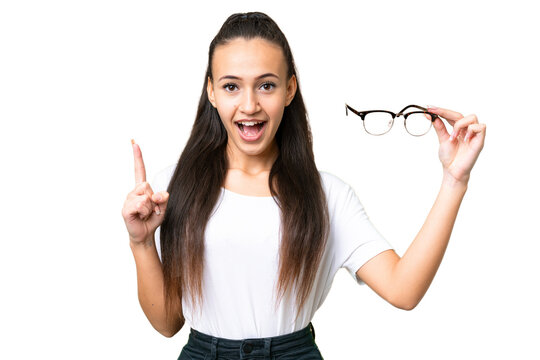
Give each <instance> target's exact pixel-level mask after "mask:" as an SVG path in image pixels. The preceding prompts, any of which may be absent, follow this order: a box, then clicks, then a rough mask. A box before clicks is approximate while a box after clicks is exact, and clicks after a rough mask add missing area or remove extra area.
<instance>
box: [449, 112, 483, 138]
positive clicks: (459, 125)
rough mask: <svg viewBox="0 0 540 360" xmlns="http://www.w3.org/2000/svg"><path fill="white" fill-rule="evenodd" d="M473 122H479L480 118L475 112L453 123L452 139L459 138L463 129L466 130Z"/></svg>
mask: <svg viewBox="0 0 540 360" xmlns="http://www.w3.org/2000/svg"><path fill="white" fill-rule="evenodd" d="M471 124H478V118H477V117H476V115H474V114H471V115H467V116H465V117H464V118H463V119H461V120H459V121H457V122H456V123H455V124H454V125H453V128H454V129H453V131H452V134H451V135H450V141H452V140H454V139H455V138H457V137H458V136H459V133H460V132H461V130H462V129H463V130H465V131H466V130H467V127H468V126H469V125H471Z"/></svg>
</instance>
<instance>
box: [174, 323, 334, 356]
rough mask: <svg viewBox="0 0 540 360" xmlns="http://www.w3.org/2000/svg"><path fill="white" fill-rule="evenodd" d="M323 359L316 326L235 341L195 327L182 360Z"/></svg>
mask: <svg viewBox="0 0 540 360" xmlns="http://www.w3.org/2000/svg"><path fill="white" fill-rule="evenodd" d="M249 359H254V360H255V359H257V360H321V359H323V360H324V358H323V357H322V355H321V353H320V351H319V348H318V347H317V344H315V328H314V327H313V324H312V323H311V322H310V323H309V324H308V326H306V327H305V328H303V329H301V330H298V331H295V332H293V333H290V334H286V335H280V336H272V337H267V338H253V339H243V340H231V339H225V338H219V337H215V336H211V335H207V334H203V333H201V332H199V331H197V330H195V329H193V328H191V330H190V333H189V339H188V342H187V344H186V345H185V346H184V348H183V349H182V352H181V353H180V356H179V357H178V360H249Z"/></svg>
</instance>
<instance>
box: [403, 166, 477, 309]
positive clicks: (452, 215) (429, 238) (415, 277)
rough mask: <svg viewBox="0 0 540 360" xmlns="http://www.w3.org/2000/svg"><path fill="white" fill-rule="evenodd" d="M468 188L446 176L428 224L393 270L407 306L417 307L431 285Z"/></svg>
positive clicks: (427, 221) (426, 223) (423, 227)
mask: <svg viewBox="0 0 540 360" xmlns="http://www.w3.org/2000/svg"><path fill="white" fill-rule="evenodd" d="M466 191H467V184H466V183H456V182H452V181H451V180H448V179H447V178H446V177H443V183H442V185H441V188H440V191H439V194H438V196H437V199H436V200H435V203H434V204H433V207H432V208H431V211H430V212H429V214H428V216H427V219H426V221H425V222H424V225H423V226H422V228H421V229H420V231H419V232H418V234H417V235H416V238H415V239H414V241H413V242H412V244H411V245H410V246H409V248H408V249H407V251H406V252H405V254H404V255H403V257H402V258H401V259H400V260H399V261H398V262H397V263H396V265H395V267H394V271H393V272H394V273H393V276H392V278H393V281H394V284H395V286H394V289H396V294H395V295H394V296H395V298H396V299H399V300H398V301H400V302H401V303H403V304H404V308H407V309H412V308H414V307H415V306H416V305H417V304H418V303H419V302H420V300H421V299H422V297H423V296H424V294H425V293H426V291H427V289H428V288H429V286H430V284H431V282H432V280H433V278H434V277H435V273H436V272H437V269H438V268H439V265H440V264H441V261H442V258H443V255H444V253H445V251H446V247H447V245H448V241H449V240H450V234H451V233H452V228H453V227H454V222H455V220H456V216H457V213H458V210H459V207H460V205H461V201H462V200H463V196H464V195H465V192H466Z"/></svg>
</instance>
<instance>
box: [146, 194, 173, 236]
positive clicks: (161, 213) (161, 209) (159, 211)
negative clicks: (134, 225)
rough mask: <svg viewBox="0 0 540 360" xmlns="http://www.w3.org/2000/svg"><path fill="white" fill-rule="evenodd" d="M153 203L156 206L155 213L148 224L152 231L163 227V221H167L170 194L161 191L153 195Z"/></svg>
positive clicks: (153, 212)
mask: <svg viewBox="0 0 540 360" xmlns="http://www.w3.org/2000/svg"><path fill="white" fill-rule="evenodd" d="M152 201H153V202H154V203H155V204H156V205H155V206H154V211H152V215H150V218H149V219H148V223H149V225H150V227H151V228H152V229H154V231H155V229H157V227H158V226H160V225H161V223H162V222H163V219H165V210H166V209H167V202H168V201H169V193H168V192H166V191H160V192H157V193H154V194H152Z"/></svg>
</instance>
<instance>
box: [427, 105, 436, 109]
mask: <svg viewBox="0 0 540 360" xmlns="http://www.w3.org/2000/svg"><path fill="white" fill-rule="evenodd" d="M427 107H428V109H432V110H437V109H438V107H436V106H433V105H428V106H427Z"/></svg>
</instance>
